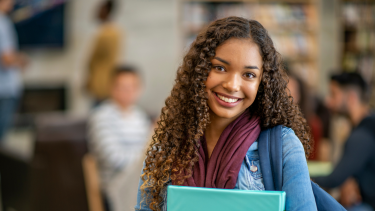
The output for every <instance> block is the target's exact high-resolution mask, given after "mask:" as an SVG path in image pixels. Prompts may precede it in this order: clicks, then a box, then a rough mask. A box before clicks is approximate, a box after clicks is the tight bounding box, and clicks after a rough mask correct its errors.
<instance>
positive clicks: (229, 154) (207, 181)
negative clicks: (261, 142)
mask: <svg viewBox="0 0 375 211" xmlns="http://www.w3.org/2000/svg"><path fill="white" fill-rule="evenodd" d="M260 130H261V129H260V125H259V117H255V116H253V117H252V116H251V114H250V112H248V111H247V110H246V111H245V112H244V113H243V114H241V116H239V117H238V118H237V119H235V120H234V121H233V122H231V123H230V124H229V125H228V126H227V127H226V128H225V130H224V131H223V133H222V134H221V136H220V138H219V140H218V142H217V144H216V146H215V148H214V150H213V152H212V154H211V157H210V158H209V159H208V154H207V144H206V140H205V137H204V136H202V138H201V147H200V148H199V161H198V162H197V163H195V165H194V168H193V176H192V177H190V178H188V179H185V181H184V183H183V186H192V187H208V188H225V189H233V188H234V187H235V186H236V182H237V177H238V173H239V172H240V169H241V165H242V162H243V160H244V158H245V156H246V153H247V151H248V150H249V148H250V146H251V145H252V144H253V143H254V142H255V141H256V140H257V138H258V136H259V134H260ZM172 184H174V185H175V184H177V182H176V181H172Z"/></svg>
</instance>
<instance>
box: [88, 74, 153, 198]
mask: <svg viewBox="0 0 375 211" xmlns="http://www.w3.org/2000/svg"><path fill="white" fill-rule="evenodd" d="M141 92H142V82H141V78H140V75H139V73H138V72H137V70H136V69H135V68H134V67H119V68H117V69H116V71H114V75H113V79H112V87H111V97H110V98H109V99H108V100H106V101H104V102H102V103H101V104H100V105H99V106H98V107H96V108H95V109H94V110H93V112H92V115H91V116H90V118H89V124H88V127H89V134H88V135H89V151H90V153H92V154H93V155H94V157H95V158H96V160H97V164H98V169H99V173H100V180H101V187H102V191H103V193H104V195H105V197H106V195H107V194H106V192H107V190H106V189H107V187H108V186H109V184H110V182H111V180H113V179H114V178H115V177H116V175H118V174H120V172H123V171H126V168H127V167H128V166H130V165H131V164H132V163H133V162H136V161H137V160H138V159H139V157H141V156H143V154H144V150H143V149H144V147H145V145H146V143H147V141H148V139H149V135H150V132H151V121H150V119H149V117H148V115H147V114H146V113H145V112H144V111H143V110H142V109H141V108H139V107H138V106H136V102H137V100H138V98H139V96H140V95H141ZM109 202H110V199H109Z"/></svg>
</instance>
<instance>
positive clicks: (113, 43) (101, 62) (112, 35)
mask: <svg viewBox="0 0 375 211" xmlns="http://www.w3.org/2000/svg"><path fill="white" fill-rule="evenodd" d="M114 8H115V3H114V1H108V0H107V1H104V2H103V3H102V4H101V5H100V7H99V9H98V13H97V19H98V20H99V22H100V24H101V26H100V28H99V31H98V33H97V35H96V37H95V40H94V45H93V49H92V52H91V56H90V58H89V72H88V76H87V82H86V88H87V90H88V91H89V93H90V94H91V95H92V97H93V98H94V104H95V105H97V104H99V103H100V102H101V101H103V100H105V99H106V98H107V97H108V96H109V89H110V80H111V76H112V71H113V70H114V69H115V66H116V63H117V59H118V55H119V47H120V40H121V33H120V29H119V28H118V27H117V26H116V25H115V24H114V23H112V21H111V15H112V13H113V9H114Z"/></svg>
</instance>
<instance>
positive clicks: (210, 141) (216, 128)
mask: <svg viewBox="0 0 375 211" xmlns="http://www.w3.org/2000/svg"><path fill="white" fill-rule="evenodd" d="M240 115H241V114H239V115H237V116H235V117H233V118H222V117H219V116H217V115H216V114H215V113H214V112H212V111H211V110H210V124H209V125H208V126H207V127H206V131H205V138H206V143H207V151H208V157H211V154H212V152H213V150H214V148H215V146H216V144H217V142H218V141H219V138H220V136H221V134H222V133H223V131H224V130H225V128H226V127H227V126H228V125H229V124H230V123H231V122H232V121H233V120H235V119H236V118H237V117H238V116H240Z"/></svg>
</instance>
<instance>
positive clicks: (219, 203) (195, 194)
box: [167, 185, 285, 211]
mask: <svg viewBox="0 0 375 211" xmlns="http://www.w3.org/2000/svg"><path fill="white" fill-rule="evenodd" d="M167 194H168V196H167V210H168V211H210V210H215V211H228V210H235V211H283V210H285V192H284V191H254V190H234V189H217V188H197V187H186V186H175V185H169V186H168V193H167Z"/></svg>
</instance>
